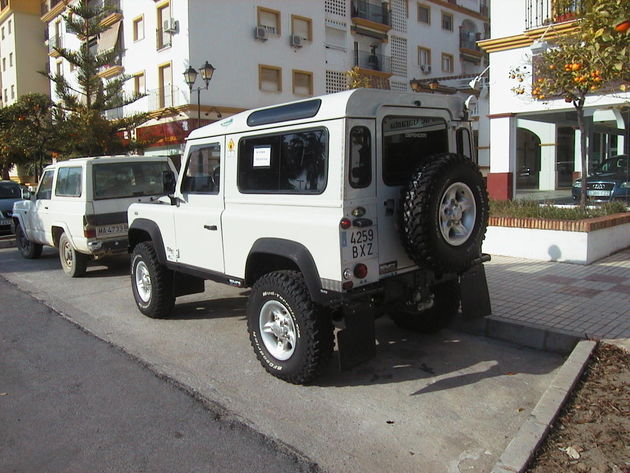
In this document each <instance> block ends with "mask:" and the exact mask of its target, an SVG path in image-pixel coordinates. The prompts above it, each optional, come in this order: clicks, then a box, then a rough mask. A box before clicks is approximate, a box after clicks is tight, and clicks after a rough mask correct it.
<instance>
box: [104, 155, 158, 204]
mask: <svg viewBox="0 0 630 473" xmlns="http://www.w3.org/2000/svg"><path fill="white" fill-rule="evenodd" d="M129 159H130V162H123V163H99V164H94V173H93V175H94V199H119V198H123V197H136V196H137V197H140V196H144V195H156V194H162V193H163V181H162V171H168V170H169V169H170V168H169V167H168V164H167V163H166V162H164V161H159V162H133V158H129Z"/></svg>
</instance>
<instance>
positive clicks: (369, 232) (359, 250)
mask: <svg viewBox="0 0 630 473" xmlns="http://www.w3.org/2000/svg"><path fill="white" fill-rule="evenodd" d="M350 245H351V247H352V259H356V258H367V257H368V256H372V255H373V254H374V250H375V248H374V229H373V228H366V229H363V230H353V231H352V233H351V234H350Z"/></svg>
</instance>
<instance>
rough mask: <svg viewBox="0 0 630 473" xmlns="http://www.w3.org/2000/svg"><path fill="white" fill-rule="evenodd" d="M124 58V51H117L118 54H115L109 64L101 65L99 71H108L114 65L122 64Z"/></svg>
mask: <svg viewBox="0 0 630 473" xmlns="http://www.w3.org/2000/svg"><path fill="white" fill-rule="evenodd" d="M122 58H123V52H122V51H116V55H115V56H114V58H113V59H112V60H111V61H110V62H109V63H108V64H105V65H104V66H101V67H100V71H99V72H103V71H106V70H107V69H110V68H112V67H116V66H122Z"/></svg>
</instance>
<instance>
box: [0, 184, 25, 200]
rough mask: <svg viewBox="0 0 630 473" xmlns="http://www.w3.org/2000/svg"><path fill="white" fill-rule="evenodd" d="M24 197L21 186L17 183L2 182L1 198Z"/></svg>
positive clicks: (0, 187)
mask: <svg viewBox="0 0 630 473" xmlns="http://www.w3.org/2000/svg"><path fill="white" fill-rule="evenodd" d="M20 197H22V193H21V192H20V186H18V185H16V184H9V183H3V182H2V183H0V199H19V198H20Z"/></svg>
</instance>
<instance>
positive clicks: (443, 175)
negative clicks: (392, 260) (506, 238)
mask: <svg viewBox="0 0 630 473" xmlns="http://www.w3.org/2000/svg"><path fill="white" fill-rule="evenodd" d="M401 217H402V222H401V229H402V232H401V233H402V240H403V245H404V246H405V249H406V250H407V253H408V254H409V256H410V257H411V259H412V260H413V261H414V262H415V263H416V264H417V265H418V266H422V267H428V268H430V269H432V270H434V271H435V272H438V273H449V272H454V273H461V272H463V271H465V270H466V269H468V268H469V267H470V266H471V265H472V264H473V261H474V260H475V259H476V258H478V257H479V256H480V254H481V243H482V242H483V239H484V237H485V234H486V227H487V225H488V193H487V192H486V187H485V185H484V182H483V177H482V176H481V173H480V172H479V168H478V167H477V165H476V164H475V163H474V162H472V160H470V159H469V158H466V157H465V156H461V155H457V154H452V153H444V154H438V155H435V156H431V157H429V158H428V159H426V160H423V165H422V166H420V167H419V168H418V169H417V170H416V172H415V173H414V175H413V176H412V178H411V179H410V181H409V184H408V186H407V189H406V190H405V192H404V194H403V198H402V210H401Z"/></svg>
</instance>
